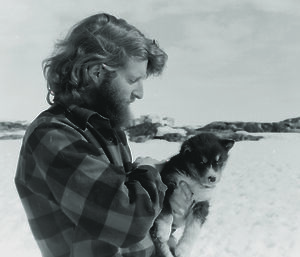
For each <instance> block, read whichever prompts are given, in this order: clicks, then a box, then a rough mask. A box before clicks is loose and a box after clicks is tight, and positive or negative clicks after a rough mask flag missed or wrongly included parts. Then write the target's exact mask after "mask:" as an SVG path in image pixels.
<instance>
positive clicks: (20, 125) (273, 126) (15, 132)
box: [0, 115, 300, 142]
mask: <svg viewBox="0 0 300 257" xmlns="http://www.w3.org/2000/svg"><path fill="white" fill-rule="evenodd" d="M174 124H175V122H174V119H173V118H169V117H164V118H159V116H157V115H152V116H151V115H144V116H141V117H140V118H138V119H135V120H134V121H133V122H132V124H131V126H129V127H128V128H127V129H126V133H127V135H128V137H129V140H130V141H133V142H145V141H147V140H150V139H162V140H166V141H169V142H183V141H184V140H186V139H187V138H189V137H191V136H193V135H196V134H199V133H204V132H213V133H215V134H217V135H218V136H220V137H223V138H230V139H233V140H235V141H243V140H252V141H253V140H260V139H262V138H263V136H262V134H261V133H265V132H271V133H289V132H293V133H300V117H298V118H291V119H286V120H283V121H279V122H269V123H268V122H241V121H238V122H226V121H215V122H212V123H209V124H207V125H205V126H202V127H192V126H182V127H178V126H177V127H176V126H174ZM27 127H28V123H26V122H21V121H20V122H10V121H5V122H0V140H1V139H3V140H4V139H19V138H22V137H23V134H24V131H25V130H26V128H27ZM255 133H260V134H259V135H257V134H255Z"/></svg>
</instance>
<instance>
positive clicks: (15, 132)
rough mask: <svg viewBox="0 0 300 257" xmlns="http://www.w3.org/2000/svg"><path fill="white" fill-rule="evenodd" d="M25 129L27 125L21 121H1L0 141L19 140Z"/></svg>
mask: <svg viewBox="0 0 300 257" xmlns="http://www.w3.org/2000/svg"><path fill="white" fill-rule="evenodd" d="M27 127H28V123H26V122H23V121H16V122H12V121H2V122H0V140H9V139H20V138H22V137H23V135H24V132H25V130H26V129H27Z"/></svg>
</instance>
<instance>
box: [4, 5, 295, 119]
mask: <svg viewBox="0 0 300 257" xmlns="http://www.w3.org/2000/svg"><path fill="white" fill-rule="evenodd" d="M0 3H1V10H0V31H1V33H0V56H1V58H0V90H1V94H0V104H1V106H0V120H20V121H31V120H32V119H33V118H34V117H36V116H37V115H38V114H39V113H40V112H41V111H42V110H44V109H46V108H47V107H48V104H47V103H46V100H45V96H46V81H45V79H44V77H43V74H42V65H41V63H42V61H43V60H44V59H45V58H47V57H49V56H50V54H51V53H52V50H53V47H54V44H55V42H57V40H59V39H62V38H63V37H64V36H65V35H66V33H67V32H68V30H69V28H70V27H71V26H72V25H74V24H75V23H76V22H78V21H80V20H81V19H83V18H85V17H87V16H89V15H92V14H95V13H98V12H107V13H110V14H113V15H115V16H117V17H120V18H124V19H126V20H127V21H128V22H129V23H131V24H133V25H135V26H136V27H137V28H138V29H140V30H141V31H142V32H143V33H144V34H145V35H146V36H148V37H150V38H153V39H155V40H156V41H158V44H159V45H160V47H161V48H163V49H164V50H165V51H166V52H167V54H168V56H169V59H168V63H167V66H166V68H165V70H164V72H163V74H162V76H160V77H153V78H149V79H147V80H146V81H145V82H144V91H145V94H144V99H142V100H139V101H136V102H135V103H134V104H132V109H133V112H134V114H135V116H136V117H138V116H140V115H145V114H151V115H159V116H160V117H165V116H168V117H173V118H174V119H175V122H176V124H178V125H180V124H183V125H201V124H206V123H209V122H212V121H263V122H272V121H280V120H284V119H287V118H293V117H299V116H300V87H299V82H300V75H299V71H298V70H299V68H300V33H299V31H300V2H299V1H298V0H214V1H210V0H144V1H140V0H131V1H126V0H115V1H114V0H84V1H81V0H65V1H62V0H47V1H46V0H10V1H4V0H0Z"/></svg>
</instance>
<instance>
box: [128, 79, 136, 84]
mask: <svg viewBox="0 0 300 257" xmlns="http://www.w3.org/2000/svg"><path fill="white" fill-rule="evenodd" d="M136 81H137V80H136V79H130V80H129V81H128V82H129V84H134V83H135V82H136Z"/></svg>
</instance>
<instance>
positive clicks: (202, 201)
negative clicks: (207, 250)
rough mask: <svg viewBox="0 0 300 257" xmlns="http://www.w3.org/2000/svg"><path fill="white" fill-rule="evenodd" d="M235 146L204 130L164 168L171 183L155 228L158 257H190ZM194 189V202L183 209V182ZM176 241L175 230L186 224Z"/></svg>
mask: <svg viewBox="0 0 300 257" xmlns="http://www.w3.org/2000/svg"><path fill="white" fill-rule="evenodd" d="M233 145H234V141H233V140H230V139H221V138H219V137H217V136H216V135H214V134H212V133H201V134H198V135H196V136H193V137H191V138H189V139H188V140H186V141H185V142H184V143H183V144H182V146H181V149H180V152H179V153H178V154H177V155H175V156H173V157H172V158H171V159H170V160H169V161H168V162H167V163H166V164H165V165H164V167H163V169H162V172H161V177H162V181H163V182H164V183H165V184H166V185H167V186H168V190H167V192H166V196H165V199H164V205H163V209H162V211H161V213H160V215H159V216H158V217H157V219H156V220H155V222H154V225H153V227H152V229H151V231H150V232H151V236H152V238H153V241H154V244H155V247H156V251H157V253H156V254H157V255H156V256H157V257H158V256H159V257H174V256H176V257H188V256H189V253H190V251H191V250H192V248H193V246H194V244H195V238H196V236H197V235H198V234H199V230H200V229H201V226H202V224H203V223H204V222H205V220H206V216H207V215H208V209H209V199H210V197H211V193H212V191H213V189H214V187H215V186H216V184H217V183H218V182H219V181H220V178H221V175H222V171H223V169H224V167H225V164H226V161H227V158H228V151H229V150H230V149H231V148H232V146H233ZM182 181H184V182H185V183H187V184H188V186H189V187H190V189H191V190H192V195H193V203H192V205H191V206H190V208H189V209H188V210H187V211H185V212H184V211H182V210H183V209H181V208H180V205H179V204H178V201H176V198H177V197H178V194H179V192H182V191H180V190H177V189H178V185H179V183H180V182H182ZM183 226H184V230H183V234H182V236H181V238H180V239H179V241H178V243H177V242H176V240H175V238H174V236H173V232H174V231H175V230H176V229H177V228H179V227H183Z"/></svg>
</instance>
